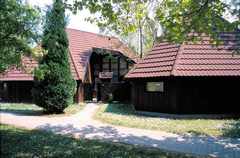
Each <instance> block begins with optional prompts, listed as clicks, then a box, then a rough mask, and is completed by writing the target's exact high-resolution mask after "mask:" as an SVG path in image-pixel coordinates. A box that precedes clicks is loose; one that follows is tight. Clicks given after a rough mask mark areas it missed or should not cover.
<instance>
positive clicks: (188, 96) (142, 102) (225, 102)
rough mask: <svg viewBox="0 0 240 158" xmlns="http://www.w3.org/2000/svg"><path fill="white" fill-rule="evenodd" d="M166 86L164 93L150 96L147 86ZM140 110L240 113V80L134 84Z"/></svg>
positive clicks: (171, 80) (135, 101)
mask: <svg viewBox="0 0 240 158" xmlns="http://www.w3.org/2000/svg"><path fill="white" fill-rule="evenodd" d="M155 81H163V82H164V92H153V93H151V92H146V90H145V86H146V82H155ZM131 83H132V97H131V98H132V104H133V105H134V106H135V108H136V110H145V111H153V112H163V113H180V114H195V113H198V114H202V113H238V114H240V110H238V109H239V105H240V100H239V90H240V78H239V77H181V78H178V77H175V78H165V79H164V78H155V79H144V80H143V79H141V80H140V79H136V80H133V81H132V82H131Z"/></svg>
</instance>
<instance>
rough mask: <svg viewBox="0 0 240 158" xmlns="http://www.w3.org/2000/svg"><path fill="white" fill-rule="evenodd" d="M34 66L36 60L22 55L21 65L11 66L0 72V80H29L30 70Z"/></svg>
mask: <svg viewBox="0 0 240 158" xmlns="http://www.w3.org/2000/svg"><path fill="white" fill-rule="evenodd" d="M36 66H37V62H36V60H34V59H32V58H30V57H23V58H22V67H19V68H16V67H11V68H9V69H8V70H7V71H5V72H4V73H1V74H0V81H16V80H17V81H31V80H33V76H32V74H31V72H32V70H33V69H34V67H36Z"/></svg>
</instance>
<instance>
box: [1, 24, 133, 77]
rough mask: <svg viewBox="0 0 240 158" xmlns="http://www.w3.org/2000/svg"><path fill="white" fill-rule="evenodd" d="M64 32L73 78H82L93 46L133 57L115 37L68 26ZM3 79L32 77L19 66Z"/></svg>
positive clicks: (10, 70)
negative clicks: (67, 43)
mask: <svg viewBox="0 0 240 158" xmlns="http://www.w3.org/2000/svg"><path fill="white" fill-rule="evenodd" d="M66 32H67V35H68V40H69V50H70V54H69V61H70V66H71V72H72V75H73V77H74V79H75V80H83V78H84V75H85V70H86V67H87V64H88V59H89V57H90V55H91V54H92V49H93V48H103V49H111V50H116V51H119V52H121V53H123V54H124V55H125V56H128V57H130V58H132V59H134V58H135V55H134V52H133V51H131V50H130V49H129V48H128V47H127V46H126V45H125V44H123V43H122V42H121V41H120V40H119V39H117V38H115V37H108V36H103V35H100V34H95V33H90V32H85V31H80V30H75V29H69V28H68V29H66ZM28 60H30V59H28ZM34 63H35V64H33V65H32V64H30V63H29V61H27V60H26V59H25V60H23V64H24V65H27V67H31V68H32V69H33V67H35V66H37V63H36V61H34ZM4 80H33V77H32V75H31V73H30V71H26V70H25V69H21V68H19V69H16V68H11V69H9V70H7V71H6V72H4V73H2V74H0V81H4Z"/></svg>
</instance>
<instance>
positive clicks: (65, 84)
mask: <svg viewBox="0 0 240 158" xmlns="http://www.w3.org/2000/svg"><path fill="white" fill-rule="evenodd" d="M65 26H66V20H65V9H64V5H63V2H62V0H55V1H54V4H53V7H52V9H50V10H49V11H48V12H47V16H46V22H45V26H44V34H43V39H42V48H43V49H44V53H45V54H44V56H43V58H42V59H41V61H40V62H39V67H38V68H37V69H35V72H34V78H35V85H34V88H33V91H32V93H33V98H34V101H35V103H36V104H37V105H38V106H40V107H43V108H44V109H45V110H46V111H47V112H49V113H62V112H63V111H64V109H65V108H66V107H67V106H68V105H69V104H71V103H72V101H73V95H74V91H75V88H74V87H76V83H75V81H74V80H73V78H72V75H71V71H70V66H69V61H68V39H67V34H66V32H65Z"/></svg>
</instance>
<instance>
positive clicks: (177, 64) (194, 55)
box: [126, 33, 240, 78]
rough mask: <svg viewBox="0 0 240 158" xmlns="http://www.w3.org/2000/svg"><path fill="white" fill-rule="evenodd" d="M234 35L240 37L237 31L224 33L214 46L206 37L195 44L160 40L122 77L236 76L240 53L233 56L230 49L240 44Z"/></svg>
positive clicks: (238, 68) (238, 74)
mask: <svg viewBox="0 0 240 158" xmlns="http://www.w3.org/2000/svg"><path fill="white" fill-rule="evenodd" d="M233 35H234V36H233ZM235 35H238V36H240V34H239V33H224V34H223V35H222V39H223V41H224V43H225V44H221V45H219V46H217V47H216V46H213V45H212V44H211V43H210V41H209V38H207V37H204V38H203V39H204V40H203V41H202V42H198V43H196V44H194V43H184V44H182V45H176V44H170V43H167V42H164V43H160V44H158V45H155V46H154V48H153V49H152V50H151V51H150V52H149V53H148V54H147V55H146V56H145V57H144V58H143V59H142V60H141V61H139V63H138V64H136V65H135V67H134V68H133V69H132V70H131V71H130V72H129V73H128V74H127V75H126V78H146V77H161V76H240V55H233V50H234V49H235V48H239V47H240V45H239V42H236V41H237V39H236V38H235V37H236V36H235Z"/></svg>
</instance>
